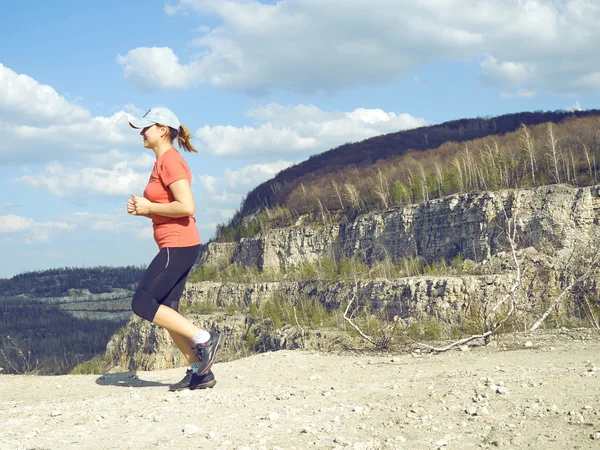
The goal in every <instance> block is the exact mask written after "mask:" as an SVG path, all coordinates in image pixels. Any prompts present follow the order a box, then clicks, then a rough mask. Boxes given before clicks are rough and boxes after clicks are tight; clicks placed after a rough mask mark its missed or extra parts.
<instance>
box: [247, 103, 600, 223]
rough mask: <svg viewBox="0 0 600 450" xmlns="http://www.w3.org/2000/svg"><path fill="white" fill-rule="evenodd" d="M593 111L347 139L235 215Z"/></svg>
mask: <svg viewBox="0 0 600 450" xmlns="http://www.w3.org/2000/svg"><path fill="white" fill-rule="evenodd" d="M598 114H600V110H587V111H572V112H567V111H554V112H552V111H546V112H544V111H535V112H521V113H515V114H505V115H502V116H498V117H491V118H475V119H459V120H452V121H449V122H444V123H442V124H440V125H432V126H426V127H420V128H415V129H412V130H406V131H399V132H397V133H389V134H385V135H381V136H375V137H372V138H370V139H366V140H364V141H361V142H349V143H346V144H344V145H341V146H340V147H337V148H335V149H332V150H329V151H326V152H323V153H320V154H318V155H314V156H311V157H310V158H309V159H307V160H306V161H303V162H301V163H299V164H296V165H294V166H292V167H289V168H287V169H285V170H282V171H281V172H280V173H278V174H277V175H276V176H275V177H274V178H272V179H271V180H268V181H266V182H264V183H262V184H261V185H259V186H257V187H256V188H255V189H253V190H252V191H250V192H249V193H248V195H247V197H246V199H245V201H244V203H243V205H242V208H241V211H240V213H241V215H242V216H245V215H248V214H251V213H253V212H256V211H257V210H259V209H261V208H264V207H271V208H272V207H274V206H276V205H283V204H284V203H285V202H286V199H287V198H288V196H289V195H290V194H291V193H292V191H293V190H294V189H296V188H297V187H298V186H300V185H301V184H303V183H304V184H306V182H307V181H311V180H315V179H319V178H321V177H323V176H325V175H326V174H331V173H335V172H339V171H343V170H346V169H349V168H358V169H360V168H363V167H368V166H371V165H373V164H375V163H376V162H377V161H380V160H389V159H392V158H396V157H398V156H402V155H404V154H407V153H409V152H415V151H417V152H422V151H425V150H431V149H435V148H437V147H440V146H441V145H442V144H445V143H447V142H457V143H461V142H466V141H470V140H474V139H480V138H483V137H486V136H493V135H496V136H500V135H503V134H505V133H510V132H513V131H516V130H518V129H519V128H520V127H521V126H522V125H525V126H527V127H529V126H533V125H538V124H541V123H546V122H552V123H558V122H561V121H563V120H564V119H566V118H569V117H588V116H593V115H598Z"/></svg>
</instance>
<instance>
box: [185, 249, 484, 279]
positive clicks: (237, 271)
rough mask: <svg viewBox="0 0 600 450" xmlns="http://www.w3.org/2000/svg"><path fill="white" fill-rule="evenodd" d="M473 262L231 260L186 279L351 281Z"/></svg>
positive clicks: (457, 270) (454, 271) (467, 266)
mask: <svg viewBox="0 0 600 450" xmlns="http://www.w3.org/2000/svg"><path fill="white" fill-rule="evenodd" d="M473 269H474V262H473V261H470V260H463V258H462V255H461V254H460V253H459V254H458V256H457V257H456V258H455V259H454V260H452V261H451V263H450V264H447V263H446V261H444V260H441V261H437V262H434V263H432V264H427V263H426V261H425V260H424V259H423V258H419V257H416V258H412V257H406V258H402V259H400V260H398V261H396V262H392V261H391V260H390V259H389V258H386V259H383V260H381V261H377V262H374V263H373V264H371V265H368V264H367V263H365V262H364V261H363V260H362V259H361V258H358V257H353V258H340V259H339V260H337V261H336V260H335V259H334V258H332V257H330V256H328V257H325V258H323V259H321V260H319V261H315V262H309V261H302V262H300V264H298V265H296V266H289V267H284V266H282V267H280V270H278V271H274V270H267V271H260V270H259V269H258V267H256V266H242V265H238V264H231V265H229V266H227V267H225V268H222V269H217V268H216V267H206V266H200V267H198V268H196V269H194V270H193V271H192V272H191V273H190V276H189V278H188V281H189V282H201V281H214V282H219V283H264V282H274V281H281V280H285V281H290V282H293V281H337V280H344V281H352V280H374V279H378V278H387V279H393V278H403V277H414V276H421V275H432V276H442V275H459V274H464V273H466V272H469V273H470V272H472V271H473Z"/></svg>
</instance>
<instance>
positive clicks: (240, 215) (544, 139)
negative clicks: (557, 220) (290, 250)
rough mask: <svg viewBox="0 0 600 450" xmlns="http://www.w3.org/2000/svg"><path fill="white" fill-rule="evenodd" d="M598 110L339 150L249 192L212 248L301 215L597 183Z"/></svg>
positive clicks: (524, 116) (460, 123)
mask: <svg viewBox="0 0 600 450" xmlns="http://www.w3.org/2000/svg"><path fill="white" fill-rule="evenodd" d="M599 128H600V111H599V110H590V111H579V112H564V111H560V112H548V113H542V112H535V113H520V114H508V115H505V116H500V117H495V118H491V119H464V120H457V121H453V122H448V123H445V124H441V125H437V126H431V127H422V128H417V129H414V130H409V131H402V132H399V133H392V134H388V135H385V136H378V137H374V138H371V139H367V140H365V141H363V142H359V143H354V144H346V145H343V146H341V147H339V148H337V149H334V150H330V151H328V152H325V153H323V154H321V155H318V156H314V157H312V158H310V159H309V160H307V161H305V162H303V163H300V164H298V165H296V166H293V167H290V168H288V169H286V170H283V171H282V172H280V173H279V174H278V175H277V176H276V177H274V178H273V179H271V180H269V181H267V182H265V183H263V184H261V185H260V186H258V187H257V188H255V189H254V190H253V191H252V192H250V193H249V194H248V196H247V198H246V200H245V201H244V203H243V205H242V207H241V209H240V210H239V211H238V212H237V213H236V214H235V216H234V217H233V219H232V220H231V221H230V222H229V223H228V224H227V225H220V226H219V227H218V228H217V234H216V238H215V240H216V241H217V242H227V241H236V240H238V239H240V238H242V237H247V236H253V235H255V234H257V233H260V232H264V231H266V230H268V229H270V228H277V227H287V226H290V225H292V224H294V223H296V221H297V220H298V219H299V218H300V217H301V216H307V217H304V218H303V223H305V224H306V223H307V220H308V221H311V220H312V221H313V222H315V223H317V224H326V223H328V222H329V223H331V222H332V221H334V222H335V221H337V220H345V219H346V218H347V219H349V220H353V218H355V217H356V216H357V215H359V214H365V213H368V212H373V211H384V210H386V209H388V208H391V207H401V206H405V205H409V204H415V203H419V202H422V201H427V200H431V199H434V198H440V197H444V196H447V195H451V194H461V193H467V192H481V191H489V190H497V189H513V188H527V187H537V186H543V185H547V184H555V183H556V184H560V183H567V184H571V185H574V186H584V185H590V184H596V183H597V182H598V169H599V166H600V135H599V134H598V133H597V130H598V129H599Z"/></svg>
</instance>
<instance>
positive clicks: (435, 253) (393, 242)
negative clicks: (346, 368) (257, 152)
mask: <svg viewBox="0 0 600 450" xmlns="http://www.w3.org/2000/svg"><path fill="white" fill-rule="evenodd" d="M599 196H600V188H599V187H598V186H594V187H585V188H572V187H568V186H547V187H543V188H539V189H535V190H519V191H500V192H493V193H492V192H489V193H483V194H477V195H475V194H468V195H460V196H450V197H447V198H444V199H440V200H433V201H430V202H426V203H423V204H421V205H412V206H410V207H406V208H402V209H395V210H389V211H386V212H382V213H372V214H366V215H364V216H361V217H359V218H358V219H357V220H355V221H353V222H350V223H345V224H337V225H330V226H324V227H293V228H287V229H278V230H272V231H270V232H268V233H266V234H265V235H262V236H257V237H254V238H248V239H243V240H241V241H240V242H239V243H235V244H214V243H213V244H209V245H208V248H207V251H206V253H205V254H204V255H203V256H202V258H201V264H207V265H216V266H219V267H223V266H226V265H228V264H239V265H245V266H258V267H259V268H260V269H261V270H267V269H268V270H272V271H277V270H280V269H281V268H286V267H291V266H295V265H298V264H300V263H302V262H305V261H307V262H315V261H318V260H319V259H322V258H324V257H326V256H332V257H335V258H341V257H346V258H350V257H359V258H361V259H363V260H365V261H366V262H368V263H373V262H375V261H378V260H380V259H385V258H388V259H390V260H392V261H393V262H397V261H399V260H400V259H402V258H404V257H407V256H411V257H415V256H420V257H423V258H424V259H426V260H427V261H428V262H433V261H437V260H440V259H442V258H444V259H446V260H450V259H452V258H454V257H456V255H457V254H458V253H459V252H460V253H461V254H462V255H463V257H465V258H468V259H471V260H473V261H476V262H478V263H479V264H478V267H479V273H480V275H464V276H420V277H413V278H400V279H377V280H356V281H341V280H340V281H335V282H325V281H305V282H286V281H279V282H271V283H245V284H241V283H215V282H201V283H193V284H191V283H190V284H188V286H187V288H186V292H185V294H184V298H183V299H182V304H187V305H190V308H191V309H193V306H194V304H197V305H207V304H212V305H214V306H216V307H218V308H219V309H220V310H221V311H223V310H227V309H231V310H236V311H238V312H245V311H247V309H248V307H249V306H250V305H251V304H255V305H261V304H262V303H265V302H268V301H277V299H302V298H316V299H319V301H320V302H321V303H322V304H324V305H325V306H326V307H327V309H328V310H330V311H331V310H335V309H336V308H338V309H339V308H340V307H341V308H343V307H344V306H345V305H347V304H348V302H349V301H351V300H352V301H354V302H356V303H355V304H357V305H361V304H362V305H364V304H365V303H366V302H368V303H369V304H370V305H371V307H372V308H373V309H374V310H375V311H383V312H384V313H385V314H386V316H388V317H393V316H398V317H400V318H401V319H402V320H403V321H404V322H405V323H406V324H410V323H411V322H414V321H419V320H422V319H424V318H426V317H433V318H435V319H436V320H437V321H439V322H441V323H445V324H453V325H456V326H460V325H461V322H462V321H464V320H465V317H466V316H467V315H468V312H469V310H470V314H471V315H472V314H475V315H476V314H477V311H480V310H481V307H480V306H481V305H485V304H486V302H488V303H489V302H490V301H491V300H493V299H497V298H499V297H501V296H503V295H505V294H506V292H508V290H509V289H510V286H511V284H512V283H513V280H514V276H515V273H514V270H513V269H514V267H513V265H512V255H511V254H510V253H509V252H506V240H505V232H506V220H507V218H516V219H517V230H518V242H517V244H518V246H519V258H522V260H523V263H525V262H527V263H529V264H530V266H531V267H533V268H534V269H533V270H532V271H530V273H528V274H527V275H526V276H527V283H528V289H529V291H528V292H529V293H531V292H538V293H539V294H538V295H537V296H536V298H530V299H529V300H528V301H529V302H530V304H531V308H530V310H531V312H532V314H533V313H534V310H536V308H538V307H542V306H543V305H544V304H547V302H548V300H549V298H550V297H551V296H552V295H553V292H555V290H556V289H558V288H560V287H561V286H563V284H564V280H561V279H560V277H559V274H558V272H557V271H556V270H555V269H556V265H557V264H558V262H557V261H558V260H557V259H556V258H559V257H560V255H562V254H568V253H569V249H571V248H573V246H574V245H575V243H576V242H577V241H578V240H581V239H588V240H589V238H590V236H592V235H594V234H595V233H598V230H599V225H598V219H599V210H600V197H599ZM542 243H544V245H545V246H546V247H549V248H552V249H554V251H555V254H548V252H546V253H543V252H540V251H538V250H537V249H536V247H540V245H541V244H542ZM524 295H530V296H531V294H524ZM540 305H541V306H540ZM538 311H539V308H538V309H537V311H536V312H538ZM562 313H564V314H568V313H569V311H568V310H566V309H563V310H562ZM191 319H192V320H193V321H194V322H195V323H197V324H198V325H199V326H204V327H206V328H211V329H218V330H221V331H224V332H225V333H226V335H227V337H228V338H227V341H226V342H225V345H224V347H223V351H222V356H221V357H225V358H232V357H235V355H236V354H238V355H239V354H245V353H247V352H248V346H247V342H248V339H249V337H250V335H252V338H253V340H254V339H259V341H260V345H262V347H261V348H262V350H270V349H271V350H272V349H282V348H297V347H323V346H327V345H328V344H327V342H328V340H327V339H326V337H327V336H325V335H324V334H325V333H324V332H323V331H320V332H310V331H305V330H300V327H293V326H288V327H287V328H286V327H284V329H280V330H276V331H274V332H273V331H272V330H271V331H270V332H268V333H266V332H265V330H266V328H268V327H266V326H265V325H264V324H261V323H260V321H258V320H257V319H255V318H252V317H250V316H248V315H246V314H238V315H236V314H232V315H224V314H222V313H221V314H220V315H212V316H191ZM521 320H524V321H525V322H527V321H528V320H529V321H531V317H529V318H528V317H527V316H524V317H523V318H522V319H521ZM529 323H531V322H529ZM523 326H525V327H526V326H527V324H526V323H525V324H524V325H523ZM337 338H339V336H337V337H336V339H337ZM108 354H109V355H110V357H111V359H112V361H113V363H114V364H115V365H118V366H120V367H125V368H128V369H130V370H135V369H163V368H169V367H173V366H177V365H180V364H182V363H183V361H181V357H180V355H179V352H178V351H177V349H175V348H174V346H173V344H172V343H171V340H170V338H169V337H168V334H167V333H166V332H165V331H164V330H160V329H159V328H158V327H155V326H153V325H150V324H148V323H146V322H143V321H141V320H139V319H137V318H134V319H132V320H131V321H130V323H129V324H128V326H126V327H125V329H124V330H123V332H122V333H120V334H119V335H117V336H115V338H113V340H112V341H111V343H110V344H109V346H108Z"/></svg>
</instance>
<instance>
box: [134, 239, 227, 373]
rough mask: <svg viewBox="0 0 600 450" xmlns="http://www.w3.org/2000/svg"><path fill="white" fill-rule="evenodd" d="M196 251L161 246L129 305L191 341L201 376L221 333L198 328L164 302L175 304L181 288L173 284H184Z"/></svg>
mask: <svg viewBox="0 0 600 450" xmlns="http://www.w3.org/2000/svg"><path fill="white" fill-rule="evenodd" d="M199 250H200V246H195V247H177V248H164V249H161V251H160V252H159V254H158V255H157V256H156V257H155V258H154V260H153V261H152V263H150V266H148V269H147V270H146V273H145V274H144V277H143V279H142V282H141V283H140V285H139V286H138V289H137V291H136V292H135V295H134V296H133V300H132V301H131V307H132V309H133V311H134V312H135V313H136V314H137V315H139V316H140V317H142V318H144V319H146V320H148V321H150V322H152V323H154V324H156V325H158V326H161V327H163V328H165V329H167V331H169V333H171V332H173V333H175V334H176V335H180V336H182V337H183V338H185V339H188V342H189V341H192V342H193V343H194V345H195V351H196V354H197V355H198V361H199V362H198V363H197V364H198V365H199V366H198V367H197V370H198V371H197V373H198V375H204V374H206V373H208V372H209V371H210V368H211V366H212V364H213V362H214V360H215V355H216V353H217V350H218V348H219V345H220V343H221V338H222V335H221V334H220V333H209V332H207V331H205V330H201V329H200V328H198V327H197V326H195V325H194V324H193V323H191V322H190V321H189V320H187V319H186V318H185V317H183V316H182V315H181V314H179V313H178V312H177V311H176V310H175V309H173V308H171V307H169V306H167V305H166V304H164V303H165V302H167V304H173V305H178V302H179V297H180V296H181V293H182V292H183V289H178V290H175V287H176V286H180V287H182V286H183V284H182V283H185V278H186V277H187V274H188V272H189V270H190V269H191V267H192V266H193V265H194V263H195V262H196V259H197V257H198V252H199ZM172 292H176V293H177V295H176V296H177V298H176V299H175V295H171V296H170V294H171V293H172ZM175 307H176V306H175ZM180 342H183V340H180ZM190 343H191V342H190ZM182 345H183V344H182ZM184 354H185V352H184Z"/></svg>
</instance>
